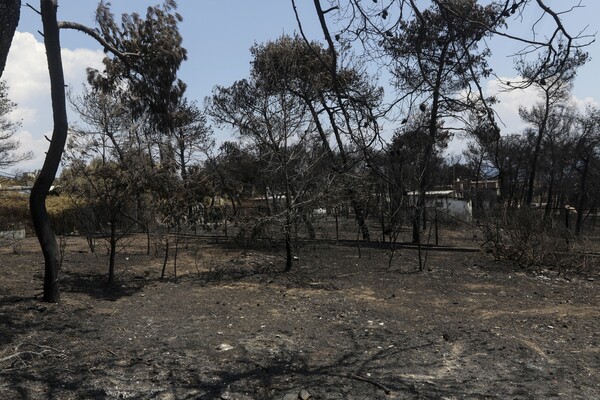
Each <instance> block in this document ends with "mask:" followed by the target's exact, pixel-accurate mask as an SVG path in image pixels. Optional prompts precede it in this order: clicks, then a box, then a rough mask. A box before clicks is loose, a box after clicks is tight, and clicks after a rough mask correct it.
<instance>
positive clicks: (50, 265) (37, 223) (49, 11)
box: [29, 0, 68, 303]
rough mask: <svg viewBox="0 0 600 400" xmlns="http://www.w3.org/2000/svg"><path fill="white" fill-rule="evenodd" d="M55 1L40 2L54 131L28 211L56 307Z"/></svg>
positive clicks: (58, 128) (58, 140)
mask: <svg viewBox="0 0 600 400" xmlns="http://www.w3.org/2000/svg"><path fill="white" fill-rule="evenodd" d="M57 7H58V4H57V0H40V11H41V15H42V23H43V27H44V46H45V48H46V57H47V60H48V72H49V74H50V90H51V97H52V116H53V120H54V128H53V132H52V140H51V141H50V147H49V148H48V151H47V153H46V159H45V160H44V164H43V166H42V169H41V171H40V174H39V176H38V178H37V179H36V181H35V183H34V185H33V188H32V190H31V196H30V198H29V208H30V210H31V218H32V220H33V226H34V228H35V234H36V235H37V238H38V241H39V242H40V246H41V248H42V253H43V255H44V269H45V276H44V301H48V302H52V303H56V302H58V300H59V298H60V294H59V288H58V272H59V268H60V262H59V253H58V246H57V244H56V237H55V236H54V232H53V231H52V228H51V226H50V221H49V220H48V213H47V211H46V196H47V195H48V192H49V190H50V187H51V185H52V183H53V182H54V178H55V177H56V171H57V170H58V166H59V164H60V160H61V157H62V154H63V149H64V147H65V142H66V139H67V129H68V123H67V109H66V101H65V79H64V74H63V67H62V59H61V54H60V38H59V29H58V23H57V19H56V9H57Z"/></svg>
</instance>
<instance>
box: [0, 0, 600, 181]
mask: <svg viewBox="0 0 600 400" xmlns="http://www.w3.org/2000/svg"><path fill="white" fill-rule="evenodd" d="M547 2H548V4H549V5H551V6H555V7H562V8H563V9H566V8H568V7H569V6H570V5H573V4H577V3H578V1H576V0H547ZM23 3H25V2H23ZM155 3H157V1H142V0H137V1H132V0H114V1H112V9H113V12H114V14H115V15H120V14H121V13H123V12H128V13H131V12H135V11H137V12H140V13H145V9H146V7H147V6H149V5H153V4H155ZM178 3H179V8H178V11H179V13H180V14H182V16H183V18H184V21H183V23H182V24H181V26H180V29H181V34H182V36H183V40H184V43H183V44H184V47H185V48H187V50H188V57H189V59H188V61H187V62H186V63H184V65H183V66H182V69H181V72H180V76H181V78H182V79H183V80H184V81H185V82H186V83H187V85H188V90H187V96H188V98H189V99H191V100H197V101H198V102H199V103H200V104H202V102H203V100H204V97H205V96H208V95H210V93H211V91H212V88H213V87H214V86H215V85H225V86H226V85H230V84H231V83H233V82H234V81H235V80H238V79H242V78H244V77H246V76H247V75H248V72H249V68H250V65H249V62H250V54H249V48H250V47H251V46H252V45H253V44H254V43H261V42H265V41H268V40H271V39H276V38H277V37H279V36H281V35H282V34H293V33H294V32H296V31H297V30H298V28H297V25H296V21H295V17H294V13H293V10H292V6H291V1H290V0H254V1H248V0H220V1H217V0H179V2H178ZM297 3H298V5H299V11H300V14H301V16H302V20H303V23H304V28H305V30H306V32H307V34H308V36H309V37H310V38H311V39H315V40H320V39H321V37H322V34H321V32H320V29H319V28H318V25H317V20H316V17H315V14H314V11H313V9H312V6H311V4H312V1H308V0H298V1H297ZM32 4H37V2H32ZM582 4H583V5H585V8H581V9H576V10H575V11H574V12H573V14H572V15H571V16H569V17H568V18H566V19H565V24H566V25H567V26H568V27H570V28H571V29H573V30H580V29H583V28H584V27H585V26H588V31H587V32H588V33H595V32H596V31H598V30H599V29H600V24H599V23H598V22H597V18H598V16H599V15H600V1H598V0H582ZM95 8H96V2H95V1H82V0H59V19H61V20H68V21H75V22H80V23H83V24H86V25H89V26H94V11H95ZM537 16H538V15H527V16H525V19H524V20H523V21H516V23H515V24H514V25H513V28H511V29H512V30H511V33H523V32H530V29H529V28H530V26H531V22H532V21H533V20H535V19H536V17H537ZM544 24H545V22H544V21H542V23H541V24H540V26H539V28H540V31H543V28H544ZM17 30H18V31H19V32H20V33H19V34H18V36H16V37H15V40H14V41H13V48H12V49H11V53H10V54H9V60H8V63H7V67H6V70H5V73H4V75H3V77H2V78H3V79H5V80H7V82H8V84H9V86H10V88H11V92H10V96H11V98H12V99H13V100H14V101H16V102H17V103H18V104H19V110H17V112H16V113H15V114H14V116H13V117H14V118H15V119H21V120H22V121H23V128H22V129H21V131H20V132H19V135H18V136H19V139H20V140H21V142H22V144H23V147H24V149H26V150H30V149H31V150H33V151H34V153H35V154H36V158H35V159H34V160H31V161H28V162H25V163H23V164H21V165H18V166H17V169H21V170H31V169H36V168H39V167H40V166H41V164H42V161H43V152H44V151H45V149H46V147H47V143H46V142H45V140H44V139H43V135H44V134H46V135H48V134H49V133H50V132H51V126H52V122H51V117H50V103H49V91H48V89H49V86H48V84H47V71H46V69H45V58H44V50H43V45H42V43H41V42H42V38H41V35H40V34H39V33H37V31H38V30H41V22H40V21H39V16H38V15H37V14H36V13H35V12H33V11H32V10H31V9H29V8H27V7H25V6H23V9H22V14H21V21H20V24H19V27H18V29H17ZM61 41H62V46H63V49H64V50H63V59H64V63H65V74H66V79H67V82H68V84H69V86H70V87H71V88H72V90H75V91H77V90H78V88H80V87H81V84H82V83H83V81H84V79H85V67H86V66H88V65H91V66H96V67H99V65H100V64H99V62H100V60H101V59H102V53H101V51H100V46H98V45H97V43H96V42H95V41H94V40H93V39H91V38H89V37H87V36H85V35H84V34H82V33H80V32H74V31H64V32H62V33H61ZM493 46H494V47H493V51H494V56H493V57H492V59H491V63H492V65H493V67H494V68H495V70H496V71H497V73H498V74H499V75H500V76H503V77H513V76H514V75H515V73H514V70H513V65H512V60H511V59H510V58H509V57H507V56H508V55H509V54H511V53H512V52H514V51H516V50H518V49H519V48H520V46H518V45H516V44H514V43H510V42H507V41H504V40H500V41H497V42H494V43H493ZM598 46H599V44H598V43H594V44H592V45H591V46H589V47H588V48H587V51H588V52H589V53H590V55H591V57H592V60H591V62H590V63H588V65H586V66H585V67H583V68H582V69H581V71H580V73H579V78H578V80H577V81H576V84H575V90H574V96H575V97H576V99H577V101H578V103H581V104H584V103H594V102H595V101H596V100H598V99H600V95H599V93H600V79H599V78H597V77H596V73H597V70H598V68H597V65H598V62H600V48H599V47H598ZM596 58H599V59H598V60H596ZM380 84H382V85H383V86H384V87H385V86H386V85H387V82H381V83H380ZM488 89H489V91H490V92H493V91H494V90H497V84H496V82H494V81H490V82H488ZM386 90H388V91H389V90H391V89H390V88H389V87H388V88H386ZM501 100H502V103H501V104H500V106H499V112H500V113H501V116H502V118H503V120H504V121H505V123H506V124H507V127H506V128H505V129H506V131H515V130H518V129H519V121H518V116H516V115H515V113H516V110H517V109H518V106H519V105H520V104H524V105H528V104H532V102H533V101H535V94H532V93H526V94H523V93H511V94H505V95H502V96H501ZM70 118H71V120H74V118H75V116H73V115H71V116H70ZM391 128H393V127H391ZM227 135H228V133H227V132H220V136H221V138H224V137H226V136H227ZM454 147H455V148H456V149H455V150H456V151H460V145H457V144H455V145H454Z"/></svg>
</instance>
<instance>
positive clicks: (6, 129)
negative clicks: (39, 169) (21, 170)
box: [0, 81, 32, 169]
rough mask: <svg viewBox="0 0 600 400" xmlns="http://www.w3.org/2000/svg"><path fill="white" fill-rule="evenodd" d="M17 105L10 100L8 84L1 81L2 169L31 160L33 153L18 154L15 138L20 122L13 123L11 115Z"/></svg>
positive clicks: (0, 147)
mask: <svg viewBox="0 0 600 400" xmlns="http://www.w3.org/2000/svg"><path fill="white" fill-rule="evenodd" d="M16 106H17V105H16V104H15V103H13V102H12V101H10V99H9V98H8V87H7V86H6V82H4V81H0V169H4V168H7V167H10V166H12V165H14V164H16V163H19V162H21V161H24V160H27V159H29V158H31V156H32V153H31V152H26V153H18V149H19V145H20V143H19V141H18V140H15V139H14V138H13V137H14V135H15V133H16V131H17V129H19V127H20V126H21V123H20V122H14V121H11V119H10V118H9V116H8V114H10V113H11V112H12V111H13V110H14V109H15V107H16Z"/></svg>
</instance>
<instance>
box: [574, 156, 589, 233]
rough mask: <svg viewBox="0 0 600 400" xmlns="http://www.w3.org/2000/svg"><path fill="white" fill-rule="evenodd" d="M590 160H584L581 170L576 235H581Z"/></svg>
mask: <svg viewBox="0 0 600 400" xmlns="http://www.w3.org/2000/svg"><path fill="white" fill-rule="evenodd" d="M588 166H589V159H584V160H583V168H581V170H580V173H581V183H580V185H579V186H580V187H579V196H578V198H577V218H576V220H575V234H576V235H581V225H582V223H583V207H584V206H585V199H586V195H585V192H586V190H587V176H588V171H589V168H588Z"/></svg>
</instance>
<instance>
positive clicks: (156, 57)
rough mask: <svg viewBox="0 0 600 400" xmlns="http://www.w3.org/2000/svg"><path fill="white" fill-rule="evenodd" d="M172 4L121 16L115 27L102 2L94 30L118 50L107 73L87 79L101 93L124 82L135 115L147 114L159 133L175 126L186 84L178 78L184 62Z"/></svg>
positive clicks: (96, 73)
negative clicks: (142, 14) (178, 104)
mask: <svg viewBox="0 0 600 400" xmlns="http://www.w3.org/2000/svg"><path fill="white" fill-rule="evenodd" d="M176 9H177V4H176V2H175V1H174V0H167V1H165V2H164V3H163V4H162V6H155V7H148V9H147V12H146V16H145V18H143V17H142V16H140V15H139V14H137V13H133V14H130V15H129V14H124V15H123V16H122V18H121V23H120V24H118V23H117V22H116V21H115V19H114V16H113V14H112V13H111V12H110V3H105V2H104V1H101V2H100V4H99V5H98V9H97V11H96V22H97V23H98V26H99V28H98V32H99V33H100V34H101V35H102V37H103V38H104V39H105V40H106V41H107V42H108V43H110V44H111V46H113V48H115V49H116V50H118V51H119V52H120V55H118V56H116V57H113V58H109V57H106V58H105V59H104V66H105V71H104V72H102V73H100V72H99V71H96V70H89V71H88V80H89V81H90V82H91V83H93V85H94V86H95V87H97V88H101V89H102V90H104V91H111V90H116V89H119V88H121V87H122V84H123V82H125V83H126V86H127V89H128V93H129V94H128V95H129V100H130V104H129V107H131V109H132V111H133V114H134V115H135V116H141V115H143V114H144V113H145V112H148V114H147V115H149V116H151V118H152V120H153V122H154V123H155V125H156V127H157V129H159V130H170V129H173V127H174V123H175V122H174V119H173V111H174V105H175V104H177V101H178V99H180V98H181V97H182V96H183V92H184V91H185V87H186V85H185V83H183V82H182V81H181V80H179V79H178V78H177V71H178V70H179V67H180V65H181V63H182V62H183V61H184V60H186V59H187V51H186V50H185V49H184V48H183V47H182V37H181V34H180V33H179V28H178V23H179V22H181V21H182V17H181V15H179V14H178V13H177V12H176Z"/></svg>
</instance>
